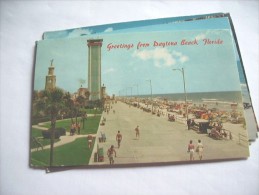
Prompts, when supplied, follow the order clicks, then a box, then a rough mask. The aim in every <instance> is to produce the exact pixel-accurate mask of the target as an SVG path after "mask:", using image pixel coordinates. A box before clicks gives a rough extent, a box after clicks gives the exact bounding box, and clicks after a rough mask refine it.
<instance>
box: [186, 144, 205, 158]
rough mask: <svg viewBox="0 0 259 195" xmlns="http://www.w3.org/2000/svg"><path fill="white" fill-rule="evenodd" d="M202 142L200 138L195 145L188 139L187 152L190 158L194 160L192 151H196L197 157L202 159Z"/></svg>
mask: <svg viewBox="0 0 259 195" xmlns="http://www.w3.org/2000/svg"><path fill="white" fill-rule="evenodd" d="M203 148H204V147H203V144H202V143H201V140H200V139H199V140H198V144H197V146H196V147H195V145H194V144H193V141H192V140H190V142H189V144H188V150H187V152H189V153H190V160H194V152H197V153H198V155H199V159H200V160H202V157H203Z"/></svg>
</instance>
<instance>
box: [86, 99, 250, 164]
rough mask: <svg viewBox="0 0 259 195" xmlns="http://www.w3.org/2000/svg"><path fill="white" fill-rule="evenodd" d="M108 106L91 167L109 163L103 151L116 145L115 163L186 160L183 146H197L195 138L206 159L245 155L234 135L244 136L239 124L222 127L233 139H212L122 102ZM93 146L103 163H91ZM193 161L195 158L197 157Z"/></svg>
mask: <svg viewBox="0 0 259 195" xmlns="http://www.w3.org/2000/svg"><path fill="white" fill-rule="evenodd" d="M112 106H113V109H114V110H115V114H114V113H113V112H109V114H107V113H103V117H106V124H105V126H100V127H99V129H98V132H97V135H96V136H97V137H99V136H100V135H101V132H103V133H105V134H106V137H107V140H106V142H105V143H98V138H97V139H96V142H95V145H94V150H93V154H92V156H91V159H90V162H89V164H91V165H99V164H100V165H103V164H109V162H108V157H107V155H106V152H107V150H108V148H109V147H110V146H111V145H114V146H116V147H115V150H116V152H117V158H115V164H131V163H150V162H172V161H188V160H189V154H188V153H187V145H188V143H189V140H190V139H192V140H193V141H194V144H197V140H198V139H201V140H202V142H203V145H204V159H206V160H211V159H224V158H240V157H244V156H248V149H247V148H248V146H247V143H245V142H244V143H243V144H238V133H242V134H245V130H243V128H242V127H241V126H240V125H233V124H224V125H225V128H226V129H229V130H231V131H232V134H233V137H234V140H232V141H231V140H214V139H212V138H210V137H208V136H207V134H198V133H196V132H195V131H193V130H187V127H186V125H185V124H183V123H180V122H169V121H167V118H166V116H164V117H157V116H155V115H151V114H150V113H147V112H143V111H142V110H140V109H138V108H135V107H129V105H127V104H125V103H122V102H118V103H117V104H112ZM137 125H139V128H140V138H139V139H136V137H135V131H134V129H135V127H136V126H137ZM118 130H120V131H121V134H122V135H123V139H122V142H121V147H120V148H117V143H116V134H117V131H118ZM97 144H98V145H99V147H103V148H104V151H105V156H104V157H105V158H104V162H98V163H97V162H94V152H96V150H97V149H96V148H97ZM195 158H196V159H198V157H197V154H195Z"/></svg>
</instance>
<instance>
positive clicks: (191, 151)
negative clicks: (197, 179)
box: [188, 140, 195, 160]
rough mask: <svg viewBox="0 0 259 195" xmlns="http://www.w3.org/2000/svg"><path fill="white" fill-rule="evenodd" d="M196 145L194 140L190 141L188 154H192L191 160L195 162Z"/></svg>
mask: <svg viewBox="0 0 259 195" xmlns="http://www.w3.org/2000/svg"><path fill="white" fill-rule="evenodd" d="M194 148H195V146H194V144H193V143H192V140H190V143H189V144H188V152H189V153H190V160H194Z"/></svg>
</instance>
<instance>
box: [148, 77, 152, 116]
mask: <svg viewBox="0 0 259 195" xmlns="http://www.w3.org/2000/svg"><path fill="white" fill-rule="evenodd" d="M147 81H149V84H150V90H151V104H152V107H151V114H153V95H152V83H151V80H147Z"/></svg>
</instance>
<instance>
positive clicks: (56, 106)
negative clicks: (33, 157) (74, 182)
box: [37, 88, 65, 166]
mask: <svg viewBox="0 0 259 195" xmlns="http://www.w3.org/2000/svg"><path fill="white" fill-rule="evenodd" d="M63 97H64V92H63V90H62V89H59V88H56V89H53V90H44V91H42V97H41V100H40V101H38V104H37V108H38V109H39V110H43V111H44V112H45V113H46V114H47V115H50V120H51V128H50V131H51V139H50V161H49V164H50V166H52V165H53V150H54V139H55V127H56V120H57V116H58V114H59V113H60V112H61V111H62V110H63V109H64V107H65V104H64V99H63Z"/></svg>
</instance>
